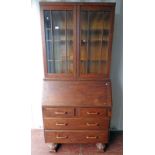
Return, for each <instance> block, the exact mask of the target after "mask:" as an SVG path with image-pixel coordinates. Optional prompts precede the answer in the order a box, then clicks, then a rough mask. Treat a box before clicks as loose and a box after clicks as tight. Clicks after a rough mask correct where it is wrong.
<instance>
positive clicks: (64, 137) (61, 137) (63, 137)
mask: <svg viewBox="0 0 155 155" xmlns="http://www.w3.org/2000/svg"><path fill="white" fill-rule="evenodd" d="M56 138H57V139H66V138H68V137H67V136H56Z"/></svg>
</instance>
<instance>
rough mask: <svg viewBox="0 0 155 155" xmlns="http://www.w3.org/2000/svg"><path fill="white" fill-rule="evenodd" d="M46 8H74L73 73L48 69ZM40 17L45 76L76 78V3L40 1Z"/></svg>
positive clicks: (60, 78) (47, 77) (64, 78)
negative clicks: (52, 71) (54, 71)
mask: <svg viewBox="0 0 155 155" xmlns="http://www.w3.org/2000/svg"><path fill="white" fill-rule="evenodd" d="M44 10H72V11H73V74H68V73H48V69H47V56H46V44H45V32H44V14H43V11H44ZM40 17H41V33H42V46H43V62H44V76H45V79H53V80H74V79H76V68H77V67H76V65H77V61H76V60H77V59H76V5H75V4H74V5H73V4H67V5H62V3H61V4H60V3H45V2H40Z"/></svg>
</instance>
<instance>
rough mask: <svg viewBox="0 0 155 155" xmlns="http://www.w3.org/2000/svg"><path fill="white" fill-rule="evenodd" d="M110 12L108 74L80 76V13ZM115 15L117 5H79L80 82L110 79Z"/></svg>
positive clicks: (78, 64) (78, 71)
mask: <svg viewBox="0 0 155 155" xmlns="http://www.w3.org/2000/svg"><path fill="white" fill-rule="evenodd" d="M99 9H104V10H109V11H111V12H112V16H111V19H110V20H111V28H110V38H109V41H110V44H109V49H108V54H109V57H108V58H109V59H108V62H109V63H108V68H107V74H106V75H104V74H80V40H81V39H80V11H81V10H90V11H92V10H94V11H95V10H96V11H97V10H99ZM114 15H115V3H80V4H78V5H77V76H78V79H79V80H105V79H109V78H110V66H111V53H112V39H113V29H114Z"/></svg>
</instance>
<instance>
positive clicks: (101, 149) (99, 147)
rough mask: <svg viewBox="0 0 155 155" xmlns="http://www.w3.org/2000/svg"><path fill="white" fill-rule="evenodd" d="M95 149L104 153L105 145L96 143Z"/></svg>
mask: <svg viewBox="0 0 155 155" xmlns="http://www.w3.org/2000/svg"><path fill="white" fill-rule="evenodd" d="M96 147H97V149H98V151H99V152H104V151H105V147H106V145H105V144H103V143H97V144H96Z"/></svg>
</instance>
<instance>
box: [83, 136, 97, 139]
mask: <svg viewBox="0 0 155 155" xmlns="http://www.w3.org/2000/svg"><path fill="white" fill-rule="evenodd" d="M86 138H87V139H97V138H98V137H97V136H87V137H86Z"/></svg>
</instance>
